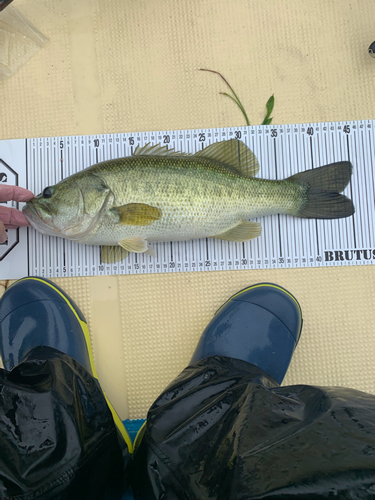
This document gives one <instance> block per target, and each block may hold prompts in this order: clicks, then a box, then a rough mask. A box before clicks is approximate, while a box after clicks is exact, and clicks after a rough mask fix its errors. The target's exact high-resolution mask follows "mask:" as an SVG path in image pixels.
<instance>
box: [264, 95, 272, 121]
mask: <svg viewBox="0 0 375 500" xmlns="http://www.w3.org/2000/svg"><path fill="white" fill-rule="evenodd" d="M274 105H275V97H274V95H273V94H272V95H271V97H270V98H269V99H268V101H267V104H266V108H267V114H266V116H265V118H264V120H263V123H262V125H270V123H271V122H272V118H271V113H272V111H273V107H274Z"/></svg>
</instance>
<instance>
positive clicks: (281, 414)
mask: <svg viewBox="0 0 375 500" xmlns="http://www.w3.org/2000/svg"><path fill="white" fill-rule="evenodd" d="M133 488H134V493H135V498H136V499H142V500H150V499H163V500H198V499H199V500H206V499H207V500H208V499H210V500H211V499H212V500H213V499H215V500H245V499H246V500H250V499H264V498H266V499H273V500H276V499H280V500H281V499H283V500H287V499H295V498H298V499H311V500H312V499H314V500H315V499H323V498H324V499H326V498H332V499H350V500H355V499H370V498H371V499H374V498H375V396H373V395H370V394H366V393H363V392H359V391H355V390H351V389H344V388H327V387H311V386H306V385H296V386H290V387H279V386H278V384H277V383H276V382H274V381H273V380H272V379H270V378H269V377H268V376H267V375H266V374H265V373H264V372H263V371H262V370H260V369H259V368H257V367H255V366H253V365H251V364H249V363H246V362H243V361H239V360H234V359H230V358H224V357H212V358H207V359H205V360H203V361H200V362H198V363H195V364H194V365H192V366H190V367H188V368H186V369H185V370H184V371H183V372H182V373H181V374H180V375H179V377H177V379H176V380H175V381H173V382H172V383H171V384H170V385H169V387H167V389H166V390H165V391H164V392H163V394H161V396H160V397H159V398H158V399H157V400H156V401H155V403H154V404H153V405H152V407H151V409H150V411H149V414H148V418H147V425H146V427H145V431H144V435H143V439H142V441H141V443H140V445H139V447H138V449H137V451H136V453H135V456H134V461H133Z"/></svg>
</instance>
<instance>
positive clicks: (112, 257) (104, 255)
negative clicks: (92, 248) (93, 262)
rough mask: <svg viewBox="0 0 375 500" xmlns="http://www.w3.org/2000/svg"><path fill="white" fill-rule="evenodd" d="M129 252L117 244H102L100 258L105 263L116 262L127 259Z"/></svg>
mask: <svg viewBox="0 0 375 500" xmlns="http://www.w3.org/2000/svg"><path fill="white" fill-rule="evenodd" d="M128 255H129V252H128V251H127V250H125V248H122V247H119V246H117V245H111V246H110V245H108V246H102V248H101V252H100V259H101V261H102V262H103V263H104V264H114V263H115V262H120V261H121V260H124V259H126V257H127V256H128Z"/></svg>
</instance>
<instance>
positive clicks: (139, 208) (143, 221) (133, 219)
mask: <svg viewBox="0 0 375 500" xmlns="http://www.w3.org/2000/svg"><path fill="white" fill-rule="evenodd" d="M110 212H111V213H112V214H113V215H114V216H115V217H116V222H117V224H121V225H126V226H149V225H150V224H152V223H153V222H155V221H157V220H160V219H161V215H162V211H161V210H160V208H157V207H152V206H151V205H147V204H145V203H128V204H127V205H122V206H120V207H114V208H111V210H110Z"/></svg>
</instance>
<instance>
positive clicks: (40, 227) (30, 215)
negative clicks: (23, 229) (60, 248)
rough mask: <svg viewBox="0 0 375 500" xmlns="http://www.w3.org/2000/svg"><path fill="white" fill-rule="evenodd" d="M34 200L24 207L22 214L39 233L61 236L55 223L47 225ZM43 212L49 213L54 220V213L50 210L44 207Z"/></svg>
mask: <svg viewBox="0 0 375 500" xmlns="http://www.w3.org/2000/svg"><path fill="white" fill-rule="evenodd" d="M32 201H33V200H30V201H28V202H27V203H26V205H24V207H23V208H22V212H23V214H24V216H25V217H26V219H27V220H28V221H29V222H30V224H31V225H32V227H33V228H34V229H36V230H37V231H39V232H40V233H42V234H53V235H55V236H60V232H59V231H58V230H57V229H56V227H54V225H53V223H52V225H50V224H47V223H46V222H45V221H44V220H43V219H42V216H41V215H40V214H39V212H38V210H36V208H35V207H34V205H33V203H32ZM43 210H45V211H46V213H48V215H49V216H50V217H51V219H52V213H51V211H50V210H48V209H47V208H46V207H43Z"/></svg>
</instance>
